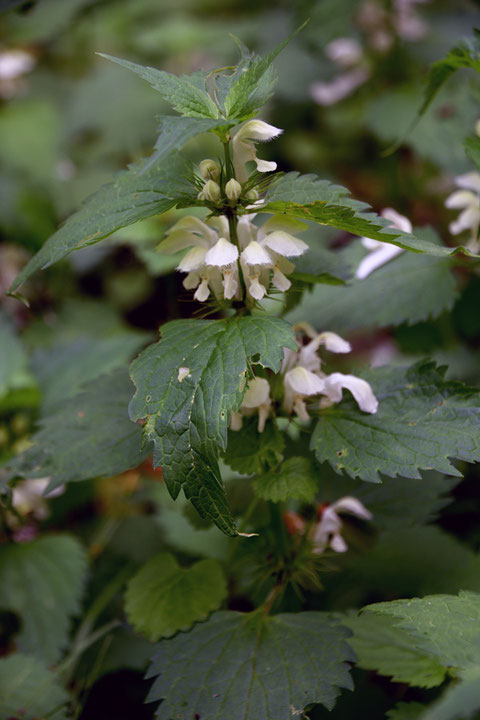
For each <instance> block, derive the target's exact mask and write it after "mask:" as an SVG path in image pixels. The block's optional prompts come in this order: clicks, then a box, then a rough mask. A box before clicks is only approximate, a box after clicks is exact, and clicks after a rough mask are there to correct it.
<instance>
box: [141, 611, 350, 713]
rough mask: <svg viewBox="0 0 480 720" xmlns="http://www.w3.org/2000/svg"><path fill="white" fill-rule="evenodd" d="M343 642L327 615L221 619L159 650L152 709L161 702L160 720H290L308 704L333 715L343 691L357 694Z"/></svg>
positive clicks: (166, 642)
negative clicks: (184, 719) (182, 718)
mask: <svg viewBox="0 0 480 720" xmlns="http://www.w3.org/2000/svg"><path fill="white" fill-rule="evenodd" d="M345 636H346V631H345V630H344V629H343V628H342V627H339V626H338V625H335V624H333V622H332V621H331V620H330V619H329V617H328V616H327V615H325V614H323V613H317V612H304V613H298V614H283V615H275V616H273V617H266V618H262V617H261V614H260V613H249V614H242V613H237V612H217V613H215V614H214V615H212V617H211V618H210V619H209V620H208V621H207V622H206V623H201V624H199V625H196V626H195V627H194V628H193V630H191V631H190V632H188V633H180V634H178V635H177V636H176V637H175V638H173V639H172V640H164V641H163V642H162V643H160V645H159V646H158V655H157V656H156V657H155V658H154V660H153V662H152V665H151V667H150V670H149V677H154V676H159V677H157V679H156V680H155V682H154V684H153V686H152V689H151V690H150V694H149V696H148V698H147V702H148V701H150V702H153V701H158V700H162V699H163V702H162V703H161V704H160V705H159V708H158V710H157V717H158V718H159V720H168V719H169V718H173V717H177V716H178V715H180V714H181V715H183V716H185V717H191V718H193V717H195V716H197V717H200V718H202V720H221V719H222V720H223V718H240V717H241V718H242V720H290V718H294V717H297V716H298V717H299V716H300V715H301V713H302V710H303V709H304V708H305V706H306V705H309V704H310V703H321V704H322V705H324V706H325V707H327V708H328V709H329V710H330V709H331V708H332V707H333V706H334V704H335V700H336V698H337V696H338V694H339V691H338V688H339V687H345V688H348V689H351V688H352V683H351V680H350V676H349V674H348V666H347V665H346V663H347V662H350V661H352V660H353V659H354V656H353V654H352V651H351V650H350V648H349V646H348V645H347V644H346V643H345V640H344V638H345Z"/></svg>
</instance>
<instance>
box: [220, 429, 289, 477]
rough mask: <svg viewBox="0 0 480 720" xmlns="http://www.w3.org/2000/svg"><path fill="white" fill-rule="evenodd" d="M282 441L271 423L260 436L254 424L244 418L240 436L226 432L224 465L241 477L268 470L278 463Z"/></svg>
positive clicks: (280, 456)
mask: <svg viewBox="0 0 480 720" xmlns="http://www.w3.org/2000/svg"><path fill="white" fill-rule="evenodd" d="M284 447H285V439H284V436H283V433H282V432H281V431H280V430H279V429H278V427H277V425H276V423H275V422H267V423H266V425H265V429H264V431H263V432H262V433H259V432H258V420H257V419H256V418H245V420H244V421H243V426H242V430H241V432H237V431H234V430H230V431H229V433H228V445H227V449H226V451H225V454H224V457H223V459H224V461H225V462H226V464H227V465H228V466H229V467H231V468H232V470H236V471H237V472H239V473H243V474H244V475H253V474H259V473H261V472H264V471H265V470H269V469H270V467H272V466H274V465H278V463H279V462H280V460H281V459H282V453H283V449H284Z"/></svg>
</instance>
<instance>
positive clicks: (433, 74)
mask: <svg viewBox="0 0 480 720" xmlns="http://www.w3.org/2000/svg"><path fill="white" fill-rule="evenodd" d="M474 33H475V34H474V35H473V36H471V37H467V38H464V39H463V40H462V41H461V42H460V43H459V44H458V45H456V46H455V47H453V48H452V49H451V50H450V52H449V53H447V55H446V56H445V57H444V58H442V59H441V60H437V62H435V63H433V65H432V66H431V67H430V70H429V73H428V75H427V80H426V87H425V92H424V100H423V103H422V106H421V108H420V110H419V111H418V117H421V116H422V115H423V114H424V112H425V111H426V110H427V108H428V107H429V105H430V103H431V102H432V100H433V98H434V97H435V95H436V94H437V92H438V91H439V90H440V88H441V87H442V85H443V84H444V82H445V81H446V80H448V78H449V77H450V76H451V75H453V73H454V72H456V71H457V70H460V68H471V69H472V70H476V71H477V72H478V73H480V32H479V31H478V30H474Z"/></svg>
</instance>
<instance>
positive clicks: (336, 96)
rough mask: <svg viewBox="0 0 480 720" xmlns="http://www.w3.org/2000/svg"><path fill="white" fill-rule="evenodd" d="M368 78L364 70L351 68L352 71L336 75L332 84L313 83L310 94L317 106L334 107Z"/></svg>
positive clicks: (366, 71) (368, 74)
mask: <svg viewBox="0 0 480 720" xmlns="http://www.w3.org/2000/svg"><path fill="white" fill-rule="evenodd" d="M369 76H370V73H369V72H368V70H367V69H366V68H364V67H357V68H353V70H349V71H348V72H344V73H342V74H341V75H338V76H337V77H336V78H335V80H332V82H320V81H319V82H316V83H313V85H312V86H311V88H310V94H311V96H312V98H313V99H314V100H315V102H316V103H318V104H319V105H324V106H328V105H335V104H336V103H338V102H340V100H343V99H344V98H346V97H348V96H349V95H351V93H352V92H353V91H354V90H356V89H357V88H358V87H360V85H363V83H364V82H366V81H367V80H368V78H369Z"/></svg>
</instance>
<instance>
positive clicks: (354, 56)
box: [325, 37, 363, 67]
mask: <svg viewBox="0 0 480 720" xmlns="http://www.w3.org/2000/svg"><path fill="white" fill-rule="evenodd" d="M325 54H326V55H327V57H328V58H330V60H331V61H332V62H334V63H336V64H337V65H340V66H342V67H350V66H351V65H356V64H357V63H358V62H360V60H361V59H362V58H363V50H362V46H361V45H360V43H359V42H358V40H356V39H355V38H350V37H339V38H335V40H332V41H331V42H329V43H328V45H327V46H326V47H325Z"/></svg>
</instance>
